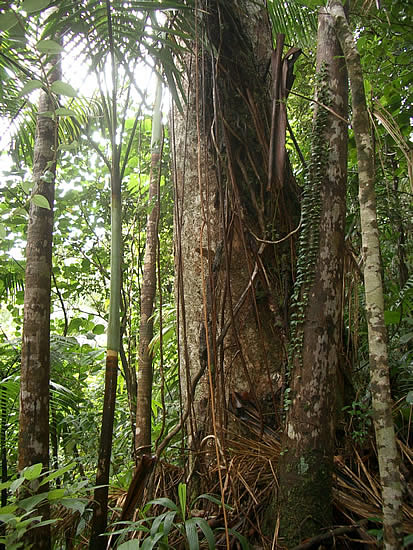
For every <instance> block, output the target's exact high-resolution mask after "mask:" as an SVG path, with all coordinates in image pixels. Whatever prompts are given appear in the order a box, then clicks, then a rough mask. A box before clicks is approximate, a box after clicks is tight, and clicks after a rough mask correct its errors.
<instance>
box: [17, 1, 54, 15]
mask: <svg viewBox="0 0 413 550" xmlns="http://www.w3.org/2000/svg"><path fill="white" fill-rule="evenodd" d="M49 4H50V0H24V1H23V4H22V9H23V10H24V11H25V12H26V13H33V12H35V11H40V10H44V8H47V6H48V5H49Z"/></svg>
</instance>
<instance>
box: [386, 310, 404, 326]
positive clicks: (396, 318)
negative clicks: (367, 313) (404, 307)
mask: <svg viewBox="0 0 413 550" xmlns="http://www.w3.org/2000/svg"><path fill="white" fill-rule="evenodd" d="M384 322H385V324H386V325H398V324H399V323H400V311H397V310H396V311H390V310H387V311H385V312H384Z"/></svg>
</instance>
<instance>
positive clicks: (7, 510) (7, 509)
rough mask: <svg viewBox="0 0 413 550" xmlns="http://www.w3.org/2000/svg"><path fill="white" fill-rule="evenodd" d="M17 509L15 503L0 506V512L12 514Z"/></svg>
mask: <svg viewBox="0 0 413 550" xmlns="http://www.w3.org/2000/svg"><path fill="white" fill-rule="evenodd" d="M16 510H17V505H16V504H9V505H8V506H2V507H1V508H0V514H12V513H13V512H15V511H16Z"/></svg>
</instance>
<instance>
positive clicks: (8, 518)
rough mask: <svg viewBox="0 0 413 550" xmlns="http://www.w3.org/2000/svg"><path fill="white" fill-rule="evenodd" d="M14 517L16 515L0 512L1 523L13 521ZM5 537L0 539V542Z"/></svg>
mask: <svg viewBox="0 0 413 550" xmlns="http://www.w3.org/2000/svg"><path fill="white" fill-rule="evenodd" d="M15 519H16V516H15V515H14V514H2V513H0V521H2V522H3V523H8V522H10V521H13V520H15ZM4 540H5V539H0V542H3V541H4Z"/></svg>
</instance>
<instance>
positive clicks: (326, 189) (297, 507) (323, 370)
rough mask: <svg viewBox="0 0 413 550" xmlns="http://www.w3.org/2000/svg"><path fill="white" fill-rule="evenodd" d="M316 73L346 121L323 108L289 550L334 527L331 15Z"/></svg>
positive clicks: (338, 181) (286, 501) (336, 84)
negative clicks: (303, 540)
mask: <svg viewBox="0 0 413 550" xmlns="http://www.w3.org/2000/svg"><path fill="white" fill-rule="evenodd" d="M317 72H318V81H317V88H316V99H317V100H318V101H319V102H320V103H328V105H329V107H330V109H331V110H332V111H334V112H335V113H337V114H338V115H339V116H340V117H341V118H339V117H337V116H334V115H333V114H332V113H331V111H329V112H327V111H326V110H325V109H324V108H323V107H321V105H320V104H316V106H315V113H314V123H313V137H312V153H311V155H312V158H311V163H310V173H309V181H308V183H307V184H306V190H305V192H304V194H305V197H304V202H303V214H302V220H303V224H302V226H303V227H302V234H301V238H300V245H299V252H298V255H299V259H298V273H297V279H298V280H297V283H296V294H295V298H296V301H297V303H296V304H295V308H296V310H297V314H296V315H297V316H296V317H295V320H294V322H293V323H292V343H291V345H292V346H294V349H293V352H292V354H291V360H290V374H289V376H290V387H289V391H290V393H289V399H290V400H291V403H290V405H289V408H288V413H287V419H286V429H285V433H284V436H283V440H282V449H283V451H282V454H281V457H280V463H279V475H280V487H281V489H280V496H281V498H280V514H281V526H280V536H281V540H282V544H283V545H284V544H285V545H286V546H287V547H289V548H290V547H292V546H295V544H298V543H299V542H300V540H301V539H303V538H309V537H312V536H314V535H316V534H317V533H318V532H319V531H320V529H322V528H323V527H326V526H329V525H331V524H332V469H333V453H334V424H335V389H336V377H337V368H338V363H339V356H340V344H341V338H340V335H341V324H340V314H341V307H342V280H343V259H344V227H345V211H346V210H345V204H346V203H345V194H346V180H347V124H346V123H345V122H343V120H342V119H343V118H344V119H346V117H347V102H348V97H347V95H348V94H347V72H346V68H345V63H344V61H343V59H342V52H341V49H340V46H339V43H338V41H337V38H336V35H335V32H334V21H333V19H332V18H331V17H330V16H328V14H327V13H326V12H325V10H320V14H319V24H318V40H317ZM309 198H310V199H309ZM300 281H302V282H300ZM301 314H302V315H303V318H301V317H300V315H301ZM293 319H294V318H293Z"/></svg>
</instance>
